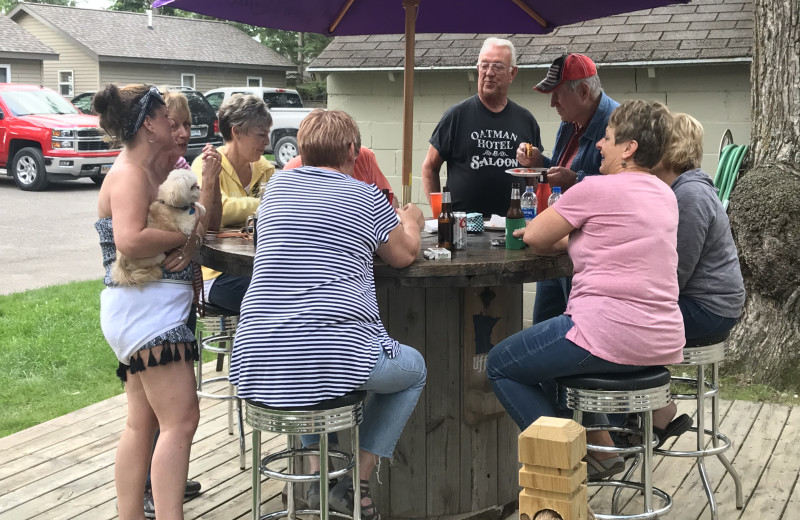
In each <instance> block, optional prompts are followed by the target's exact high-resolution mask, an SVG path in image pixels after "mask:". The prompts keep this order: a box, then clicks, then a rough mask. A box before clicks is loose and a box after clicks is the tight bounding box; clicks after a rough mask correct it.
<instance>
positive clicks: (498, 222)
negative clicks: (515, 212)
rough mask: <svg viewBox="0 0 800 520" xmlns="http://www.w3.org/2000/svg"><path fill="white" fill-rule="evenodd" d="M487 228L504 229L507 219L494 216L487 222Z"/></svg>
mask: <svg viewBox="0 0 800 520" xmlns="http://www.w3.org/2000/svg"><path fill="white" fill-rule="evenodd" d="M486 226H488V227H500V228H504V227H506V218H505V217H501V216H500V215H492V218H490V219H489V221H488V222H486Z"/></svg>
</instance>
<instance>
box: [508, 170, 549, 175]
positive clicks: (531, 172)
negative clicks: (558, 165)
mask: <svg viewBox="0 0 800 520" xmlns="http://www.w3.org/2000/svg"><path fill="white" fill-rule="evenodd" d="M546 171H547V168H510V169H508V170H506V173H507V174H509V175H513V176H514V177H541V176H542V173H543V172H546Z"/></svg>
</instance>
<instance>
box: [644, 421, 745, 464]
mask: <svg viewBox="0 0 800 520" xmlns="http://www.w3.org/2000/svg"><path fill="white" fill-rule="evenodd" d="M689 431H690V432H692V433H694V434H695V435H696V434H697V426H692V427H691V428H689ZM704 431H705V435H706V436H708V437H711V438H713V437H714V432H713V431H711V430H709V429H705V430H704ZM717 440H718V441H720V442H721V443H722V444H720V445H719V446H715V447H708V448H704V449H702V450H694V451H677V450H653V454H654V455H655V454H658V455H664V456H666V457H694V458H697V457H711V456H713V455H720V454H721V453H724V452H725V451H726V450H727V449H728V448H730V447H731V446H733V442H731V440H730V439H729V438H728V437H727V436H726V435H725V434H723V433H719V432H717Z"/></svg>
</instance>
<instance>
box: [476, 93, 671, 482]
mask: <svg viewBox="0 0 800 520" xmlns="http://www.w3.org/2000/svg"><path fill="white" fill-rule="evenodd" d="M671 121H672V117H671V115H670V113H669V111H668V110H667V108H666V107H665V106H664V105H662V104H660V103H655V102H646V101H641V100H633V101H627V102H625V103H623V104H622V105H620V106H619V108H617V109H616V110H615V111H614V113H613V114H612V115H611V118H610V120H609V122H608V127H607V128H606V134H605V137H604V138H603V139H601V140H600V141H599V142H598V143H597V148H598V149H599V150H600V153H601V155H602V162H601V165H600V173H602V174H603V175H600V176H595V177H587V178H586V179H584V180H583V182H581V183H579V184H576V185H575V186H573V187H572V188H570V190H569V191H567V192H566V193H565V194H564V195H563V196H562V197H561V199H559V201H558V202H557V203H556V204H555V205H553V206H552V207H550V208H548V209H547V210H545V211H544V212H542V213H541V214H540V215H539V216H537V217H536V218H535V219H533V220H532V221H531V222H530V223H529V224H528V226H527V227H526V228H525V230H524V231H523V230H520V231H519V232H518V233H517V234H523V233H524V234H523V239H524V240H525V243H526V244H528V245H529V246H530V247H531V248H532V249H533V250H534V251H536V252H537V253H540V254H555V253H562V252H564V251H567V252H569V256H570V258H571V259H572V263H573V266H574V276H573V285H572V292H571V293H570V297H569V302H568V303H567V310H566V312H565V313H564V314H563V315H561V316H558V317H556V318H552V319H550V320H547V321H544V322H541V323H538V324H536V325H534V326H533V327H531V328H529V329H526V330H523V331H521V332H519V333H517V334H515V335H513V336H511V337H509V338H506V339H505V340H503V341H502V342H500V343H499V344H498V345H497V346H495V347H494V348H493V349H492V350H491V351H490V352H489V358H488V375H489V379H490V380H491V382H492V386H493V387H494V391H495V393H496V394H497V397H498V399H499V400H500V402H501V403H503V406H504V407H505V408H506V410H507V411H508V412H509V414H510V415H511V417H512V418H513V419H514V420H515V421H516V423H517V424H518V425H519V427H520V428H521V429H525V428H526V427H527V426H528V425H530V424H531V423H532V422H533V421H535V420H536V419H537V418H539V417H540V416H561V417H571V416H572V413H571V411H569V410H567V409H566V408H565V407H564V406H563V405H562V404H561V403H559V402H558V399H557V392H556V387H555V383H554V382H553V379H554V378H556V377H561V376H568V375H576V374H591V373H626V372H636V371H639V370H641V369H642V368H643V367H647V366H653V365H668V364H673V363H678V362H680V361H681V360H682V359H683V352H682V349H683V344H684V335H683V319H682V317H681V312H680V309H679V308H678V279H677V265H678V254H677V252H676V234H677V228H678V205H677V202H676V200H675V195H674V194H673V193H672V191H671V190H670V189H669V187H668V186H666V185H665V184H664V183H663V182H661V181H659V179H657V178H656V177H654V176H653V175H651V174H650V169H651V168H652V167H653V166H655V165H656V164H657V163H658V162H659V160H660V159H661V156H662V154H663V151H664V148H665V144H666V141H667V138H668V136H669V133H670V128H671ZM592 419H593V420H592ZM590 420H592V422H594V423H597V422H600V421H602V418H591V419H590ZM587 440H588V441H589V442H590V443H593V444H604V445H608V446H610V445H612V442H611V438H610V436H609V435H608V433H605V432H591V433H589V434H587ZM586 460H587V462H588V466H589V477H590V478H591V479H593V480H594V479H600V478H605V477H608V476H610V475H613V474H615V473H618V472H620V471H622V470H623V469H624V467H625V464H624V461H623V460H622V458H621V457H619V456H615V455H613V454H607V453H598V452H592V453H591V454H589V455H587V457H586Z"/></svg>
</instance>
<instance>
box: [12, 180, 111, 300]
mask: <svg viewBox="0 0 800 520" xmlns="http://www.w3.org/2000/svg"><path fill="white" fill-rule="evenodd" d="M99 190H100V187H99V186H97V185H95V184H94V183H93V182H92V181H91V180H89V179H81V180H78V181H70V182H56V183H52V184H50V187H49V188H48V190H47V191H42V192H29V191H22V190H20V189H17V187H16V185H15V184H14V181H13V180H11V178H10V177H6V176H0V232H1V233H2V235H0V236H1V237H2V238H0V269H2V273H0V294H9V293H13V292H19V291H26V290H28V289H35V288H38V287H45V286H48V285H58V284H63V283H67V282H73V281H78V280H95V279H100V278H102V276H103V266H102V263H101V256H100V246H99V245H98V241H97V232H96V231H95V230H94V222H95V220H96V219H97V193H98V192H99Z"/></svg>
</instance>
